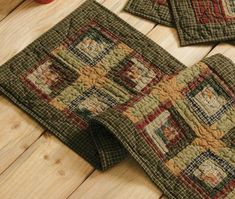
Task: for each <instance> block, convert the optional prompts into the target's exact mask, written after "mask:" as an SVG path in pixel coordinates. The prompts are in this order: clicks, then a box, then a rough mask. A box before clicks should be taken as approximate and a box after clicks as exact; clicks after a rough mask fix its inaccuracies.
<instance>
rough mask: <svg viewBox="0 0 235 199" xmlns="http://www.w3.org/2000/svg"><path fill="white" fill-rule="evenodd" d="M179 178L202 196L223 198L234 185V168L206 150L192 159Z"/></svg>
mask: <svg viewBox="0 0 235 199" xmlns="http://www.w3.org/2000/svg"><path fill="white" fill-rule="evenodd" d="M181 178H182V180H183V182H185V183H186V184H190V186H193V187H194V189H195V188H196V189H198V191H199V192H200V193H201V195H202V197H204V198H224V197H225V196H226V195H227V194H228V193H229V192H230V191H231V190H233V188H234V187H235V168H234V166H232V165H231V164H230V163H228V162H227V161H225V160H223V159H221V158H220V157H219V156H217V155H216V154H214V153H213V152H211V151H210V150H208V151H206V152H204V153H202V154H201V155H200V156H198V157H197V158H196V159H194V160H193V161H192V163H191V164H190V165H189V166H188V167H187V168H186V169H185V171H183V173H182V176H181Z"/></svg>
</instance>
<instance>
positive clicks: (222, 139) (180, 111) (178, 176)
mask: <svg viewBox="0 0 235 199" xmlns="http://www.w3.org/2000/svg"><path fill="white" fill-rule="evenodd" d="M234 74H235V65H234V64H233V63H232V61H230V60H229V59H227V58H225V57H224V56H222V55H215V56H213V57H210V58H207V59H205V60H203V61H202V62H200V63H198V64H196V65H195V66H193V67H190V68H187V69H185V70H183V71H181V72H179V74H177V75H175V76H172V75H169V76H165V77H163V78H162V80H161V81H160V82H158V83H156V84H154V85H151V86H150V87H149V89H147V90H145V91H144V92H142V93H140V94H138V95H136V96H135V97H133V98H132V99H131V100H129V101H128V102H126V103H124V104H122V105H119V106H116V107H114V108H113V109H109V110H107V111H105V112H103V113H102V114H101V115H99V116H98V117H97V118H96V120H94V121H91V122H92V123H91V125H93V126H92V128H93V129H94V130H96V131H97V129H100V131H105V130H106V131H107V133H108V132H109V133H110V132H111V133H113V134H115V136H116V137H117V138H118V139H119V140H120V141H121V142H122V143H123V145H124V146H125V147H126V148H127V150H128V151H129V152H130V153H131V154H132V156H133V157H134V158H135V159H136V160H137V161H138V162H139V163H140V165H142V167H143V168H144V169H145V171H146V172H147V173H148V175H149V176H150V177H151V179H152V180H153V181H154V182H155V183H156V184H157V186H158V187H160V188H161V189H162V190H163V192H164V194H166V195H167V196H168V197H169V198H174V199H179V198H182V199H189V198H193V199H199V198H200V199H222V198H226V199H230V198H231V199H232V198H235V142H234V141H235V76H234ZM97 133H98V132H97Z"/></svg>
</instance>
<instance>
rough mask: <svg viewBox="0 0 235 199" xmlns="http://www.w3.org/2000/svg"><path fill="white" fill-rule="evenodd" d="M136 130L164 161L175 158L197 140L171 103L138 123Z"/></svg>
mask: <svg viewBox="0 0 235 199" xmlns="http://www.w3.org/2000/svg"><path fill="white" fill-rule="evenodd" d="M136 128H137V129H139V130H140V131H141V133H142V136H143V137H144V138H145V140H146V141H147V142H148V143H149V144H150V145H151V147H152V148H153V149H154V150H155V152H156V153H157V155H158V156H159V157H160V158H161V159H163V160H164V161H167V160H169V159H170V158H171V157H173V156H175V155H176V154H177V153H178V152H180V151H181V150H182V149H183V148H185V147H186V146H188V145H189V144H191V142H192V141H193V140H194V139H195V138H196V135H195V133H194V132H193V130H192V129H191V128H190V127H189V126H188V124H187V123H186V122H185V121H184V120H183V118H182V117H181V116H180V114H179V113H178V112H177V111H176V110H175V109H174V108H173V106H172V105H171V103H170V102H166V103H164V104H162V105H160V106H159V107H157V108H156V109H155V110H154V112H151V113H150V114H149V115H148V116H146V117H145V118H144V119H143V120H142V121H140V122H139V123H137V124H136Z"/></svg>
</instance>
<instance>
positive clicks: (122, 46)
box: [0, 0, 185, 169]
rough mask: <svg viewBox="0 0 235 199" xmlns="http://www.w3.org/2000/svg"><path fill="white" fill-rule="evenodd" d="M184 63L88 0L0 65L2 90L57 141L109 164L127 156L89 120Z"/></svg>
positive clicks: (95, 162)
mask: <svg viewBox="0 0 235 199" xmlns="http://www.w3.org/2000/svg"><path fill="white" fill-rule="evenodd" d="M184 68H185V66H184V65H183V64H181V63H180V62H179V61H177V60H176V59H175V58H174V57H172V56H171V55H170V54H169V53H167V52H166V51H165V50H164V49H162V48H161V47H160V46H158V45H157V44H155V43H154V42H153V41H151V40H150V39H148V38H147V37H146V36H144V35H143V34H142V33H140V32H138V31H137V30H135V29H134V28H132V27H131V26H130V25H128V24H127V23H126V22H124V21H123V20H121V19H120V18H118V17H117V16H115V15H114V14H113V13H111V12H110V11H108V10H107V9H105V8H104V7H102V6H101V5H99V4H98V3H97V2H95V1H93V0H88V1H87V2H86V3H85V4H83V5H82V6H81V7H80V8H78V9H77V10H76V11H75V12H73V13H72V14H70V15H69V16H68V17H66V18H65V19H64V20H63V21H62V22H60V23H59V24H57V25H56V26H55V27H53V28H52V29H51V30H50V31H48V32H47V33H45V34H44V35H42V36H41V37H40V38H39V39H37V40H36V41H34V42H33V43H32V44H30V45H29V46H28V47H27V48H26V49H24V50H23V51H22V52H20V53H19V54H18V55H16V56H15V57H14V58H12V59H11V60H10V61H8V62H7V63H5V64H4V65H3V66H1V68H0V91H1V92H2V93H4V94H5V95H6V96H7V97H9V98H10V99H11V100H12V101H13V102H14V103H15V104H17V105H18V106H19V107H21V108H22V109H24V110H25V111H26V112H27V113H29V114H30V115H31V116H32V117H33V118H35V119H36V120H37V121H38V122H40V123H41V124H42V125H43V126H44V127H46V128H47V129H48V130H49V131H51V132H53V133H54V134H55V135H56V136H57V137H58V138H59V139H60V140H62V141H63V142H64V143H65V144H67V145H68V146H69V147H70V148H72V149H73V150H74V151H75V152H77V153H78V154H80V155H81V156H82V157H83V158H85V159H86V160H87V161H89V162H90V163H91V164H92V165H93V166H94V167H96V168H99V169H107V168H109V167H110V166H112V165H113V164H115V163H117V162H119V161H120V160H122V159H123V158H124V157H126V154H127V152H126V150H125V149H124V147H122V145H121V144H120V143H119V141H118V140H117V139H115V138H114V137H113V135H111V134H106V133H104V134H102V133H99V134H97V133H96V132H91V131H90V129H89V125H88V124H89V120H90V119H91V118H93V117H94V116H96V115H98V114H99V113H101V112H102V111H104V110H106V109H107V108H110V107H113V106H116V105H118V104H121V103H124V102H126V101H127V100H129V99H130V98H131V97H133V96H135V95H136V94H138V93H139V92H142V91H143V90H145V89H146V88H147V87H148V86H149V85H151V84H153V83H155V82H157V81H160V79H161V78H162V77H163V76H164V75H166V74H168V75H169V74H174V73H176V72H178V71H180V70H182V69H184Z"/></svg>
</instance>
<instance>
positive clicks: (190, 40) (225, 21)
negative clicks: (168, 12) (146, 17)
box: [170, 0, 235, 45]
mask: <svg viewBox="0 0 235 199" xmlns="http://www.w3.org/2000/svg"><path fill="white" fill-rule="evenodd" d="M170 4H171V8H172V11H173V15H174V20H175V24H176V27H177V31H178V33H179V37H180V41H181V45H188V44H197V43H205V42H219V41H225V40H233V41H234V40H235V1H234V0H213V1H211V0H204V1H202V0H193V1H192V0H180V1H179V0H171V1H170Z"/></svg>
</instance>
